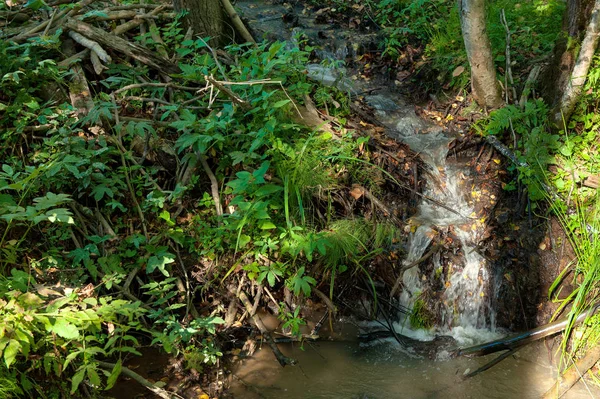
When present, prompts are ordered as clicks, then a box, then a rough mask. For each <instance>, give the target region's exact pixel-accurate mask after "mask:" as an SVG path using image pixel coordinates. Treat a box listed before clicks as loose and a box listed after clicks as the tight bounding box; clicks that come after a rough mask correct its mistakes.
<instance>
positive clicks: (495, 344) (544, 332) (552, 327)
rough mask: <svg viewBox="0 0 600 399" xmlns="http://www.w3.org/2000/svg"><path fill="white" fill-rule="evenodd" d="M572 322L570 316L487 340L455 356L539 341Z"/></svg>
mask: <svg viewBox="0 0 600 399" xmlns="http://www.w3.org/2000/svg"><path fill="white" fill-rule="evenodd" d="M599 307H600V305H597V306H595V307H593V308H591V309H589V310H587V311H585V312H582V313H581V314H579V316H578V317H577V318H576V319H575V320H573V321H572V324H573V325H575V324H579V323H581V322H582V321H584V320H585V319H587V318H588V317H590V316H592V315H593V314H594V313H595V312H596V310H597V309H598V308H599ZM569 324H571V321H570V320H569V317H565V318H563V319H560V320H558V321H555V322H553V323H549V324H546V325H543V326H540V327H537V328H534V329H532V330H529V331H525V332H522V333H517V334H514V335H510V336H508V337H504V338H501V339H498V340H495V341H492V342H486V343H484V344H481V345H476V346H471V347H469V348H464V349H458V350H456V351H455V352H454V354H453V355H454V356H468V357H469V356H485V355H489V354H490V353H496V352H500V351H504V350H512V349H515V348H519V347H521V346H524V345H527V344H530V343H531V342H535V341H538V340H540V339H542V338H546V337H549V336H551V335H554V334H557V333H559V332H561V331H564V330H565V329H566V328H567V326H568V325H569Z"/></svg>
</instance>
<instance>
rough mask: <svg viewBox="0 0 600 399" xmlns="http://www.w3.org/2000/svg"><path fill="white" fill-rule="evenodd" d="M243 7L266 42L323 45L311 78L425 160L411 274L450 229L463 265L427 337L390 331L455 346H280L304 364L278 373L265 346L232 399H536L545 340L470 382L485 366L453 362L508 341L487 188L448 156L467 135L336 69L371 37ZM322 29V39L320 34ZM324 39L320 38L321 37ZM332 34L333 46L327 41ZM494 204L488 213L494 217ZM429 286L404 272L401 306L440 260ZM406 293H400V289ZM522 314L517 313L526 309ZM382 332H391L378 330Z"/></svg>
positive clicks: (549, 362)
mask: <svg viewBox="0 0 600 399" xmlns="http://www.w3.org/2000/svg"><path fill="white" fill-rule="evenodd" d="M238 6H239V7H240V9H241V10H242V11H243V15H244V17H245V18H246V19H247V20H248V21H249V22H250V26H254V27H258V30H259V34H262V35H264V36H266V37H268V38H269V39H277V40H288V41H290V42H291V43H293V42H294V39H293V36H292V35H297V34H299V33H302V34H304V35H306V36H307V37H308V38H310V43H311V44H316V46H317V48H320V50H318V53H319V55H320V57H321V58H322V59H324V60H326V61H329V62H328V64H329V65H330V66H323V65H322V64H311V65H308V66H307V71H308V74H309V76H310V77H311V78H312V79H314V80H315V81H319V82H320V83H322V84H326V85H336V86H337V87H338V88H339V89H341V90H343V91H346V92H348V94H349V95H353V94H356V93H370V94H368V95H365V96H364V101H365V102H366V103H367V104H368V105H369V106H370V107H371V108H372V109H373V110H374V114H373V116H374V117H375V119H376V120H377V121H378V122H379V123H380V124H381V125H382V126H383V127H384V128H385V133H386V134H387V135H388V136H390V137H392V138H393V139H395V140H397V141H399V142H402V143H404V144H407V145H408V146H409V147H410V149H411V150H412V151H414V152H415V153H417V154H419V155H420V157H421V159H422V160H423V161H424V163H425V164H426V167H425V175H426V184H425V188H424V189H423V193H422V196H421V198H420V201H419V205H418V207H417V211H416V214H415V215H414V216H413V217H412V218H411V224H412V225H413V226H414V228H413V230H412V231H411V233H410V237H409V239H408V242H407V244H406V248H405V249H406V253H407V257H406V259H405V260H404V261H403V265H404V266H410V265H414V264H415V262H416V263H418V262H417V261H418V260H419V259H421V258H422V257H423V256H424V254H425V252H426V251H427V249H428V248H429V247H430V245H431V243H432V238H433V237H434V236H435V233H434V230H437V231H439V230H444V231H451V232H453V234H454V236H455V237H456V238H458V240H457V241H459V242H458V243H457V246H456V248H457V249H458V250H456V249H455V251H456V252H457V253H455V255H456V256H457V257H459V258H461V260H460V261H458V263H459V264H460V267H457V268H456V269H455V271H452V272H448V273H446V276H445V281H446V289H445V290H443V293H442V294H441V296H440V298H439V304H438V306H437V307H436V311H437V312H438V314H436V315H435V318H436V321H437V322H436V326H435V327H434V328H432V329H429V330H428V331H425V330H415V331H413V330H411V329H410V328H408V327H406V326H407V325H409V323H408V321H407V320H406V318H407V316H406V315H405V314H404V312H402V311H400V312H399V314H398V315H396V316H397V318H398V319H399V321H398V322H396V323H394V328H395V331H396V332H397V333H398V334H401V335H403V336H408V337H411V338H414V339H417V340H421V341H431V340H433V339H434V338H435V337H436V336H440V335H443V336H448V337H452V338H453V340H452V344H451V345H445V346H439V347H436V348H434V349H433V351H432V353H431V354H430V355H431V356H419V355H415V353H414V351H411V348H410V345H409V346H408V347H406V346H402V345H400V344H398V343H397V342H396V341H395V340H394V339H393V338H386V339H383V340H375V341H373V342H370V343H358V342H356V341H354V340H353V336H352V334H345V335H344V336H343V340H342V341H340V340H339V339H340V337H339V336H338V337H337V339H338V340H337V341H335V340H333V341H319V342H307V343H304V344H303V346H302V347H301V346H300V345H299V344H297V343H295V344H284V345H281V346H282V350H283V351H284V353H285V354H286V355H288V356H290V357H292V358H294V359H296V360H297V361H298V365H297V366H295V367H285V368H282V367H280V366H279V364H278V363H277V362H276V361H275V359H274V358H273V355H272V353H271V352H270V350H269V349H268V348H266V347H265V348H262V349H261V350H259V351H258V352H257V353H255V354H254V356H252V357H251V358H248V359H247V360H242V361H240V363H239V365H238V366H237V367H236V369H235V370H234V371H233V377H232V380H231V384H232V389H231V392H232V393H233V395H234V397H236V398H280V397H286V398H357V399H367V398H449V397H455V398H484V397H485V398H536V397H539V396H540V395H541V394H543V393H544V392H545V391H546V390H547V389H548V387H549V386H550V385H552V382H553V379H554V378H555V377H556V373H557V371H556V362H557V359H558V357H557V356H554V354H555V353H556V350H551V349H549V348H547V347H545V346H544V344H543V343H536V344H534V345H530V346H528V347H526V348H525V349H523V350H521V351H519V352H517V353H516V354H513V355H512V356H511V357H509V359H508V360H505V361H504V362H502V363H500V364H499V365H496V366H495V367H493V368H492V369H491V370H488V371H486V372H484V373H482V374H479V375H477V376H475V377H473V378H469V379H464V378H463V376H464V375H466V374H468V373H469V372H471V371H473V370H475V369H478V368H479V367H481V366H482V365H483V364H485V363H487V362H489V360H490V359H489V357H484V358H473V359H467V358H450V356H449V352H448V351H449V350H450V349H455V348H456V347H466V346H471V345H477V344H480V343H483V342H486V341H491V340H494V339H497V338H499V337H502V336H504V335H506V334H507V333H508V332H509V331H508V330H506V329H504V328H497V325H496V312H497V306H498V303H499V302H502V301H500V300H499V295H500V291H501V288H500V285H501V284H502V281H501V280H502V276H501V273H499V270H495V269H494V267H493V265H492V264H490V262H488V261H487V260H486V259H485V257H484V256H482V255H481V254H480V253H479V250H478V248H477V243H478V242H479V240H480V237H481V236H482V235H483V234H484V231H485V229H486V224H485V218H486V217H485V213H486V212H489V211H490V209H489V208H488V209H485V206H484V207H483V209H482V207H479V208H477V206H476V205H475V203H474V202H475V201H474V200H473V199H472V196H471V195H470V194H471V192H478V191H479V192H480V191H482V190H484V188H483V187H482V186H483V184H482V182H481V181H477V179H475V178H473V174H474V173H473V171H472V168H471V166H472V164H471V162H470V161H471V159H470V158H464V157H463V158H457V157H449V156H448V149H449V144H450V142H452V141H453V140H454V139H456V138H457V137H458V136H460V135H461V134H462V133H463V132H461V131H454V132H452V131H449V130H447V129H445V128H443V127H440V126H437V125H435V124H433V123H431V122H430V121H427V120H425V119H423V118H422V117H420V116H418V115H416V114H415V111H414V107H413V106H412V105H411V104H407V102H406V101H405V100H404V99H403V98H402V97H401V96H400V95H399V94H398V91H397V90H394V89H393V88H391V89H390V88H389V87H383V88H382V87H381V85H380V84H379V83H378V82H365V81H356V80H355V81H353V80H351V79H349V77H348V76H349V74H350V73H349V72H348V71H347V70H346V69H344V68H343V67H341V68H340V67H339V66H340V65H344V62H345V61H347V60H348V59H352V57H353V56H354V55H355V53H356V51H364V50H365V47H368V46H369V42H370V41H372V40H373V36H372V35H370V34H365V35H363V36H362V37H357V36H356V35H357V33H356V32H349V31H344V30H343V29H339V28H332V27H327V26H320V25H316V24H313V23H312V22H311V21H312V19H310V18H306V20H303V19H302V17H300V23H299V24H298V25H299V27H294V28H290V26H289V25H287V24H285V23H284V22H282V21H283V18H281V17H280V16H281V15H283V14H285V13H289V12H290V11H289V9H286V8H284V7H283V6H278V5H276V4H262V3H258V2H246V1H241V2H239V3H238ZM323 32H325V33H323ZM319 38H321V40H319ZM322 38H326V39H327V40H323V39H322ZM495 202H496V201H495V196H494V195H493V194H492V195H491V200H490V204H488V205H489V207H491V208H492V209H493V207H494V205H495ZM431 262H432V264H433V268H432V270H431V276H430V277H431V278H429V279H428V278H427V276H426V274H424V273H423V272H420V271H419V268H418V267H414V266H413V267H410V268H408V267H407V270H406V271H404V274H403V277H402V281H401V286H402V287H403V288H402V289H401V294H400V301H399V302H400V303H399V307H400V309H411V308H412V307H413V306H414V305H415V302H416V301H418V296H419V294H420V292H421V291H422V290H423V288H424V286H425V285H426V284H428V281H434V280H435V279H434V275H435V274H436V273H438V275H439V273H441V272H442V265H441V264H440V262H441V260H440V255H439V253H438V254H435V255H434V256H433V258H432V260H431ZM398 292H400V291H398ZM521 306H522V305H521ZM382 324H384V323H383V322H382ZM358 325H359V329H360V330H361V332H364V331H372V330H377V322H371V323H365V322H362V323H358ZM597 395H598V392H597V390H596V389H595V388H594V387H588V386H586V385H585V384H584V383H581V382H580V383H579V385H578V386H576V387H575V388H574V389H572V390H571V391H570V392H569V393H568V394H567V395H566V396H565V397H567V398H589V397H597Z"/></svg>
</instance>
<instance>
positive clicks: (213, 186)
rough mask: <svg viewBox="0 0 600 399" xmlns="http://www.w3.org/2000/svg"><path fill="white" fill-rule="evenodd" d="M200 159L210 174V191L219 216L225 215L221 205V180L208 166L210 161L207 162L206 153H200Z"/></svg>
mask: <svg viewBox="0 0 600 399" xmlns="http://www.w3.org/2000/svg"><path fill="white" fill-rule="evenodd" d="M198 160H199V161H200V163H201V164H202V168H203V169H204V173H206V174H207V175H208V179H209V180H210V192H211V195H212V197H213V201H214V202H215V210H216V211H217V216H221V215H223V206H222V205H221V197H220V195H219V182H218V181H217V177H216V176H215V174H214V173H213V171H212V170H211V169H210V166H208V162H206V157H205V156H204V154H198Z"/></svg>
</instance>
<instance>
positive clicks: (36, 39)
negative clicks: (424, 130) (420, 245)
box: [0, 2, 414, 397]
mask: <svg viewBox="0 0 600 399" xmlns="http://www.w3.org/2000/svg"><path fill="white" fill-rule="evenodd" d="M2 7H4V6H2ZM56 7H57V8H56V11H60V10H62V9H66V8H68V7H71V5H58V6H56ZM148 7H151V5H148ZM152 7H154V6H152ZM38 8H41V9H47V6H45V5H44V4H43V3H41V2H40V3H39V4H38V3H37V2H33V3H32V2H29V3H28V4H27V5H25V6H24V7H23V10H25V12H27V13H31V14H33V16H34V17H33V20H32V21H33V22H32V24H33V25H34V26H35V25H37V24H39V22H40V21H38V20H37V18H38V17H39V16H40V15H41V14H40V13H39V11H38ZM116 10H117V9H115V8H114V7H113V8H111V6H110V5H109V4H107V3H101V2H95V3H93V5H92V6H86V7H85V8H83V10H77V12H79V14H80V18H81V19H83V20H85V21H87V22H88V23H90V24H93V25H95V26H98V27H100V28H102V29H103V30H108V31H110V30H111V28H114V25H111V24H110V23H107V22H104V21H105V20H106V19H107V16H108V15H110V14H111V13H113V12H114V11H116ZM52 11H53V10H50V14H52ZM77 12H75V14H74V15H77ZM172 18H173V16H172V14H168V13H167V14H158V17H157V20H156V21H157V22H158V23H157V25H156V26H155V29H154V28H153V29H151V30H150V31H149V32H147V33H145V34H141V35H138V36H135V34H134V35H130V36H126V37H128V40H130V41H132V42H135V43H144V44H145V46H146V47H148V48H150V49H151V50H153V51H155V52H156V54H161V55H162V56H163V57H164V58H168V59H169V60H174V61H175V62H176V63H177V68H178V70H179V72H178V73H174V74H171V76H170V77H169V76H166V75H165V74H164V73H160V72H159V71H156V70H155V69H153V68H151V67H149V66H148V65H146V64H144V62H143V61H142V62H138V61H135V60H132V59H130V58H127V57H123V56H122V54H119V53H118V52H114V51H111V55H112V62H107V63H106V65H105V66H104V68H100V71H96V72H94V70H93V69H92V68H91V64H90V63H89V61H88V59H87V55H86V54H85V53H84V54H83V55H82V54H79V56H78V57H75V58H71V59H70V60H69V62H61V61H62V60H64V59H65V58H66V56H65V55H64V52H66V51H67V50H66V47H65V46H66V45H65V41H66V37H67V35H66V34H65V32H64V31H63V30H62V29H60V28H58V29H56V28H52V29H49V30H47V31H45V32H43V33H42V32H41V31H42V30H41V29H40V32H39V33H38V34H37V35H34V36H33V37H30V38H29V39H28V40H25V39H27V38H25V39H24V38H23V37H21V36H19V34H20V32H22V31H24V30H25V28H31V26H29V25H27V26H26V27H25V28H21V27H19V26H17V27H15V26H12V25H11V26H9V29H7V31H6V32H7V33H6V35H7V36H9V38H8V40H6V41H3V42H2V43H0V76H1V77H2V81H1V83H0V84H1V91H0V131H1V133H0V135H1V136H0V140H1V143H2V146H1V147H0V159H1V160H2V164H1V171H0V253H1V256H0V276H1V277H0V305H1V308H0V355H1V359H2V363H1V364H0V379H1V380H2V381H3V383H2V385H3V387H12V388H11V389H10V392H6V390H4V389H3V390H0V397H13V396H23V397H32V396H35V397H60V396H69V395H82V394H86V393H89V391H90V390H99V389H108V388H110V387H111V386H112V385H113V384H114V383H115V381H116V378H117V376H118V375H119V373H120V372H121V370H122V367H123V360H124V359H125V358H126V357H127V356H129V355H132V354H133V355H137V354H139V348H140V347H141V346H143V345H148V344H151V345H154V346H160V347H162V348H163V349H164V350H165V351H166V352H168V353H170V354H173V355H175V356H176V355H182V356H183V359H185V362H184V363H185V365H184V367H187V368H190V369H195V370H196V371H199V372H202V371H206V369H205V368H207V367H208V368H209V367H210V366H211V365H214V364H215V363H216V362H217V361H218V359H219V357H220V356H222V353H223V348H222V346H223V345H226V344H227V342H228V340H229V334H232V331H233V330H235V329H237V330H240V329H242V330H243V329H244V323H247V322H248V321H247V320H248V319H250V318H249V317H248V318H246V321H245V322H242V323H240V322H239V320H240V319H241V320H243V319H244V318H245V315H243V314H241V313H238V312H237V304H236V303H237V302H236V301H235V298H234V297H235V295H232V293H233V294H236V293H237V295H239V294H240V292H244V291H247V292H253V293H255V297H254V298H253V300H254V301H255V303H256V304H257V305H258V304H260V303H265V304H266V303H270V302H271V301H277V302H278V303H277V306H278V307H279V309H277V310H276V312H278V313H279V316H280V318H281V320H282V324H283V326H284V327H286V329H287V330H289V331H290V333H291V334H292V335H296V336H297V337H300V338H301V331H300V327H301V326H302V325H303V323H304V322H303V320H302V313H301V309H302V304H303V302H304V300H305V298H308V297H310V296H311V295H312V294H313V293H314V291H315V290H316V289H317V287H321V289H322V290H323V291H325V292H327V294H328V296H332V295H333V290H334V288H335V287H336V286H337V284H338V282H339V281H340V279H341V278H342V277H343V276H347V277H346V278H348V277H350V276H351V275H352V276H354V275H355V274H356V273H360V274H363V275H365V274H366V273H367V270H366V269H365V267H364V266H363V265H365V264H366V262H367V261H368V260H369V259H372V258H374V257H375V256H376V255H379V254H381V253H382V252H383V251H385V250H386V248H388V247H389V245H390V244H391V242H392V241H393V240H394V238H395V236H396V233H395V231H396V226H394V225H393V224H391V223H389V222H388V219H389V216H390V215H389V214H385V213H384V212H383V211H381V210H377V211H373V210H372V209H371V207H370V206H364V207H363V205H362V204H363V203H364V201H363V200H364V198H366V197H363V195H364V193H371V192H374V193H377V192H378V190H380V189H381V187H382V186H385V185H396V184H397V183H398V182H406V186H413V184H414V182H413V181H411V180H410V172H407V171H410V170H411V167H406V165H400V164H398V162H397V160H398V158H397V157H394V159H395V160H396V161H394V162H395V164H393V165H391V168H388V171H387V172H385V173H382V172H381V171H382V166H379V165H381V163H380V162H379V161H377V160H376V159H375V158H374V157H373V154H372V153H371V151H370V150H369V148H368V145H367V143H368V140H369V139H368V138H363V137H360V136H359V135H358V134H356V133H353V132H350V131H347V130H346V129H344V128H343V127H338V128H337V129H335V130H331V131H329V132H328V131H324V130H320V129H313V128H309V127H307V126H304V125H303V124H302V121H301V120H300V123H298V122H297V121H299V118H298V116H297V114H298V113H299V112H300V110H299V109H298V107H302V106H301V105H300V104H301V103H303V102H304V101H309V100H307V96H310V95H316V96H317V98H316V102H317V103H318V104H319V105H320V106H322V107H327V106H328V108H329V109H336V108H338V107H339V106H340V104H339V102H338V101H336V100H335V99H336V98H338V99H339V98H340V97H342V98H343V95H342V94H340V93H338V92H336V91H335V90H334V89H325V88H316V87H315V84H313V83H311V82H309V81H307V77H306V73H305V70H304V65H305V63H306V62H307V59H308V53H307V52H306V51H301V50H299V49H297V48H293V47H291V46H288V45H286V43H279V42H277V43H271V44H260V45H258V46H256V47H253V46H245V45H234V46H230V47H228V48H226V51H219V52H218V53H217V52H215V51H213V49H211V48H209V47H208V45H207V44H206V41H205V40H203V39H201V38H194V39H190V38H187V37H185V36H184V31H183V29H182V28H181V26H180V23H179V20H178V17H175V19H172ZM132 21H141V20H137V19H134V20H132ZM130 22H131V21H130ZM58 26H60V25H58ZM137 32H139V30H138V31H136V34H137ZM77 50H80V49H79V48H77ZM315 90H316V91H315ZM68 95H71V96H72V97H76V96H78V97H79V98H84V101H83V104H84V105H85V106H84V107H81V106H77V107H76V106H75V105H74V101H75V100H74V99H73V98H71V100H72V101H70V98H69V97H68ZM328 102H329V103H328ZM78 104H81V101H80V102H79V103H78ZM295 121H296V122H295ZM376 162H377V163H379V165H376V164H375V163H376ZM388 166H389V165H388ZM353 185H354V187H353ZM394 187H395V189H396V190H398V188H397V187H396V186H394ZM350 190H352V191H350ZM400 191H401V192H402V190H400ZM349 192H350V193H349ZM361 197H363V200H361V201H357V200H358V199H360V198H361ZM364 210H367V212H363V211H364ZM365 279H366V280H369V279H370V277H369V276H367V277H366V278H365ZM263 290H264V291H267V290H269V292H270V293H269V295H268V296H267V295H263V296H262V302H261V295H260V293H262V292H263ZM289 293H291V294H292V295H290V297H292V300H291V302H289V301H286V300H284V298H288V295H287V294H289ZM257 305H255V306H257ZM232 311H233V313H232ZM236 314H237V316H236ZM195 375H198V373H196V374H195ZM57 377H58V378H57ZM42 387H43V388H42ZM213 388H214V389H213V390H212V393H213V394H214V393H218V389H220V388H215V387H213Z"/></svg>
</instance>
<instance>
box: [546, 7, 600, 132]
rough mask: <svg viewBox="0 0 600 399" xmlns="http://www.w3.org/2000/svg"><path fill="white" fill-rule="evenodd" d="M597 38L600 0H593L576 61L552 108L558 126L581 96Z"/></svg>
mask: <svg viewBox="0 0 600 399" xmlns="http://www.w3.org/2000/svg"><path fill="white" fill-rule="evenodd" d="M598 39H600V0H596V1H595V4H594V8H593V10H592V13H591V15H590V19H589V23H588V26H587V29H586V31H585V37H584V38H583V42H582V43H581V48H580V50H579V55H578V56H577V61H576V62H575V65H574V66H573V71H572V72H571V74H570V79H569V80H568V81H567V83H566V87H565V89H564V91H563V93H562V96H561V98H560V102H559V103H558V106H557V107H556V108H555V110H554V116H553V118H554V122H555V123H556V124H557V125H558V126H560V125H561V122H562V120H563V118H564V120H565V121H568V120H569V118H570V116H571V114H572V113H573V109H575V105H576V104H577V102H578V101H579V98H580V97H581V92H582V91H583V85H584V84H585V81H586V78H587V74H588V71H589V69H590V66H591V65H592V59H593V57H594V53H595V52H596V48H597V47H598Z"/></svg>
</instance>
